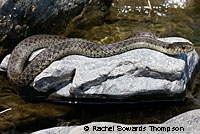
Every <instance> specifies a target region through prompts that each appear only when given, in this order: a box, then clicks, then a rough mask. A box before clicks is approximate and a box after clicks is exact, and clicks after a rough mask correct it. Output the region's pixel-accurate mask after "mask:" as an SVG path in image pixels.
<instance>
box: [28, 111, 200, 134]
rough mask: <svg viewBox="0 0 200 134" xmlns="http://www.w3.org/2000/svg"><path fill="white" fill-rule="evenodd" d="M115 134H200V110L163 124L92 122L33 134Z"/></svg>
mask: <svg viewBox="0 0 200 134" xmlns="http://www.w3.org/2000/svg"><path fill="white" fill-rule="evenodd" d="M97 129H98V130H99V131H100V129H101V131H100V132H102V131H103V130H104V131H103V132H104V133H115V134H124V133H128V134H129V133H131V132H134V133H136V134H141V133H142V134H143V133H145V134H146V133H148V134H149V133H150V134H151V133H152V134H155V133H156V134H158V133H159V134H163V133H181V134H186V133H192V134H198V133H199V131H200V110H199V109H198V110H192V111H189V112H186V113H183V114H181V115H178V116H176V117H173V118H172V119H169V120H168V121H166V122H164V123H162V124H141V125H125V124H119V123H113V122H92V123H89V124H85V125H80V126H71V127H68V126H66V127H54V128H50V129H44V130H40V131H37V132H33V133H32V134H50V133H52V134H53V133H56V134H62V133H76V134H85V133H87V134H93V133H99V131H98V130H97Z"/></svg>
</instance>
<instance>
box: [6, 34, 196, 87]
mask: <svg viewBox="0 0 200 134" xmlns="http://www.w3.org/2000/svg"><path fill="white" fill-rule="evenodd" d="M154 35H155V34H152V33H139V34H137V35H134V36H130V37H129V38H127V39H125V40H123V41H120V42H116V43H112V44H107V45H100V44H98V43H94V42H90V41H87V40H84V39H78V38H64V37H61V36H57V35H34V36H31V37H28V38H26V39H24V40H23V41H21V42H20V43H19V44H18V45H17V46H16V47H15V48H14V50H13V52H12V53H11V57H10V60H9V63H8V70H7V75H8V78H9V79H10V80H11V81H12V82H13V83H15V84H18V85H31V83H32V81H33V80H34V78H35V76H37V75H38V74H39V73H40V72H41V71H42V70H44V69H45V68H47V67H48V66H49V65H50V64H51V63H52V62H53V61H55V60H59V59H61V58H63V57H65V56H68V55H83V56H87V57H93V58H103V57H109V56H113V55H117V54H121V53H124V52H126V51H130V50H133V49H138V48H149V49H153V50H157V51H160V52H162V53H165V54H168V55H176V54H180V53H187V52H190V51H192V50H193V45H192V44H190V43H187V42H174V43H167V42H163V41H160V40H158V39H157V36H154ZM40 48H46V49H45V50H44V51H42V52H41V53H39V54H38V55H37V56H36V57H35V58H34V59H33V60H32V61H31V62H30V63H29V64H28V65H27V66H26V67H25V63H26V62H27V59H28V58H29V56H30V54H31V53H32V52H33V51H35V50H37V49H40Z"/></svg>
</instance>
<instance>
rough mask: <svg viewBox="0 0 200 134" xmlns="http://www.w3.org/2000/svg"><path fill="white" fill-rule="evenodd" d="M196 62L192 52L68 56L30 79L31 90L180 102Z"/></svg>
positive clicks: (133, 51)
mask: <svg viewBox="0 0 200 134" xmlns="http://www.w3.org/2000/svg"><path fill="white" fill-rule="evenodd" d="M160 40H163V41H167V42H175V41H179V42H180V41H182V42H184V41H188V40H185V39H183V38H163V39H160ZM198 59H199V56H198V54H197V53H196V51H195V50H194V51H192V52H190V53H187V54H180V55H176V56H170V55H166V54H163V53H161V52H158V51H154V50H150V49H135V50H132V51H128V52H125V53H123V54H120V55H116V56H112V57H107V58H88V57H84V56H79V55H71V56H68V57H65V58H63V59H61V60H59V61H55V62H53V63H52V64H51V65H50V66H49V67H48V68H46V69H45V70H44V71H43V72H42V73H40V74H39V75H38V76H37V77H36V78H35V79H34V84H33V87H34V88H35V89H36V90H38V91H40V92H46V91H48V90H49V89H52V88H56V89H57V92H56V94H58V95H61V96H64V97H70V98H71V97H75V98H96V99H97V98H98V99H107V98H109V99H124V98H133V97H134V96H144V95H145V96H147V98H151V99H153V100H154V99H156V98H159V99H166V98H168V97H169V98H173V99H174V97H175V99H177V97H181V99H182V97H183V96H184V91H185V89H186V84H187V82H188V80H189V79H190V78H191V74H192V72H193V70H194V68H195V65H196V64H197V62H198ZM2 64H3V63H2ZM143 99H144V98H143ZM179 99H180V98H179Z"/></svg>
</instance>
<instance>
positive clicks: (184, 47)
mask: <svg viewBox="0 0 200 134" xmlns="http://www.w3.org/2000/svg"><path fill="white" fill-rule="evenodd" d="M168 47H169V48H170V49H172V51H173V52H174V53H188V52H190V51H192V50H193V49H194V46H193V44H191V43H189V42H173V43H171V44H169V46H168Z"/></svg>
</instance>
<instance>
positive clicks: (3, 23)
mask: <svg viewBox="0 0 200 134" xmlns="http://www.w3.org/2000/svg"><path fill="white" fill-rule="evenodd" d="M88 2H89V0H0V61H1V60H2V57H4V56H5V55H6V54H8V53H9V52H10V50H12V49H13V48H14V47H15V46H16V45H17V44H18V43H19V41H21V40H22V39H24V38H26V37H27V36H31V35H35V34H63V33H65V30H66V29H67V28H68V24H69V22H70V21H71V20H73V18H74V17H76V16H78V15H79V14H80V13H81V12H82V10H83V9H84V6H85V5H86V4H87V3H88ZM1 47H2V50H1Z"/></svg>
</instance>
